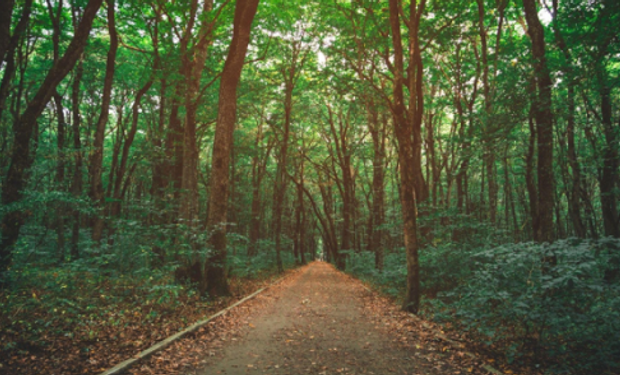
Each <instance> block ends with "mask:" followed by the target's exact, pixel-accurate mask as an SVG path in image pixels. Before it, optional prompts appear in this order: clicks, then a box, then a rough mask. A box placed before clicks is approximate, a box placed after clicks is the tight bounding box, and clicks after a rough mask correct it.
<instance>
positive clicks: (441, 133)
mask: <svg viewBox="0 0 620 375" xmlns="http://www.w3.org/2000/svg"><path fill="white" fill-rule="evenodd" d="M619 30H620V2H618V1H616V0H562V1H559V0H538V1H537V0H459V1H450V0H296V1H286V0H262V1H259V0H236V1H232V0H174V1H165V0H154V1H139V0H105V1H104V0H45V1H43V0H0V79H1V82H0V188H1V199H2V203H1V205H0V223H1V224H0V230H1V238H0V373H7V374H9V373H10V374H40V373H47V372H46V371H45V370H44V369H45V368H46V366H51V365H50V363H52V362H53V360H52V359H50V358H52V357H54V356H57V357H60V358H62V359H63V361H65V362H66V366H68V367H66V368H63V370H61V372H60V373H66V374H69V373H92V374H95V373H97V372H98V371H102V367H103V368H105V367H110V366H112V365H113V364H114V363H107V364H102V363H101V362H97V360H94V359H92V358H94V357H96V356H99V355H108V354H109V353H111V352H113V351H114V350H115V349H114V348H115V347H116V348H118V351H120V352H123V353H131V351H128V350H129V349H131V348H129V349H128V348H127V345H129V344H127V345H125V344H124V342H125V341H127V342H129V341H130V338H131V342H139V343H138V344H135V346H136V347H141V348H145V347H148V345H149V344H152V343H153V342H156V341H158V340H161V339H163V338H165V337H166V336H168V335H169V334H170V333H171V332H175V331H176V330H178V329H179V328H182V327H184V326H186V325H187V324H189V323H192V322H193V321H195V320H196V319H199V318H200V317H201V316H203V315H204V314H205V311H215V310H216V308H217V307H221V306H222V304H223V303H225V302H223V301H228V300H230V299H231V298H235V297H238V296H242V295H244V294H247V293H249V292H250V291H251V290H254V289H256V288H257V287H258V285H261V283H264V282H267V281H268V280H271V279H273V278H274V277H276V276H277V275H280V274H282V273H283V272H284V271H285V270H287V269H292V268H296V267H298V266H300V265H303V264H306V263H308V262H311V261H315V260H319V259H321V260H324V261H325V262H330V263H332V264H334V265H335V266H336V267H337V268H338V269H339V270H342V271H344V272H346V273H348V274H350V275H352V276H354V277H356V278H358V279H361V280H363V281H364V282H366V283H368V285H371V286H372V287H373V288H376V290H378V291H380V292H381V293H382V294H383V295H386V296H389V297H390V298H392V299H393V300H394V301H395V302H396V303H398V304H399V305H400V306H402V309H403V310H405V311H407V312H409V313H413V314H416V315H417V316H419V317H422V318H424V319H428V320H429V321H433V322H435V323H437V324H440V325H441V326H442V327H444V328H443V329H445V330H446V331H453V332H460V334H462V335H464V336H465V337H467V338H468V339H469V340H471V341H472V342H475V343H476V344H475V348H476V350H477V351H478V352H484V353H488V355H490V356H491V357H492V358H494V361H495V362H496V363H498V364H501V367H502V368H503V369H504V371H505V373H507V374H510V373H535V374H543V373H554V374H555V373H563V374H565V373H567V374H612V373H617V372H618V371H620V211H619V210H620V33H619V32H618V31H619ZM209 309H213V310H209ZM137 325H140V326H142V328H141V329H142V330H143V331H146V332H149V334H150V332H154V334H153V335H151V336H149V337H148V338H140V339H138V338H137V337H138V335H139V334H142V333H140V332H142V331H140V332H138V331H135V332H134V331H132V330H130V329H128V328H127V327H132V326H137ZM123 332H124V333H123ZM131 335H135V337H133V336H131ZM111 337H113V338H114V339H113V340H112V339H110V338H111ZM140 337H143V336H140ZM104 338H105V340H104ZM111 342H112V343H113V344H110V343H111ZM131 345H134V344H131ZM130 355H131V354H129V356H130ZM89 358H90V359H91V360H90V362H89V360H88V359H89ZM92 361H94V362H92ZM77 362H80V363H79V364H76V363H77ZM58 366H60V365H58ZM5 371H6V372H5ZM50 373H51V372H50Z"/></svg>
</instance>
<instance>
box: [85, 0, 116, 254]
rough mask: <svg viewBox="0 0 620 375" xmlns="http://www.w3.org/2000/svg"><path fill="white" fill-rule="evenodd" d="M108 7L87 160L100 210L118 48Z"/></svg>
mask: <svg viewBox="0 0 620 375" xmlns="http://www.w3.org/2000/svg"><path fill="white" fill-rule="evenodd" d="M106 2H107V4H108V7H107V12H108V32H109V34H110V49H109V50H108V57H107V61H106V69H105V78H104V82H103V97H102V100H101V111H100V112H99V119H98V120H97V124H96V126H95V136H94V139H93V144H92V150H91V153H90V158H89V159H90V160H89V179H90V194H89V196H90V199H91V200H92V201H93V203H94V204H95V205H97V206H98V207H99V208H100V210H101V209H102V208H103V205H104V191H103V182H102V178H101V176H102V172H103V142H104V138H105V128H106V125H107V123H108V117H109V112H110V101H111V98H112V84H113V83H114V72H115V64H116V51H117V50H118V35H117V33H116V20H115V14H114V0H106ZM103 215H104V213H103V211H102V210H101V211H100V212H99V213H98V214H97V215H95V217H94V218H93V222H92V234H91V237H92V240H93V241H94V242H95V244H99V242H100V241H101V237H102V236H103V226H104V220H103Z"/></svg>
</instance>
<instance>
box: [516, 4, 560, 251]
mask: <svg viewBox="0 0 620 375" xmlns="http://www.w3.org/2000/svg"><path fill="white" fill-rule="evenodd" d="M523 8H524V10H525V20H526V22H527V26H528V36H529V38H530V40H531V42H532V56H533V58H534V77H535V80H536V88H537V93H536V96H535V99H534V100H535V102H536V105H535V107H534V119H535V120H536V133H537V134H536V136H537V153H538V168H537V177H538V181H537V182H538V230H537V231H536V233H535V234H534V239H535V241H537V242H553V239H554V234H553V207H554V197H555V190H554V189H555V184H554V176H553V113H552V112H551V87H552V81H551V75H550V73H549V68H548V67H547V62H546V56H545V31H544V28H543V26H542V24H541V23H540V20H539V19H538V11H537V9H536V1H535V0H523Z"/></svg>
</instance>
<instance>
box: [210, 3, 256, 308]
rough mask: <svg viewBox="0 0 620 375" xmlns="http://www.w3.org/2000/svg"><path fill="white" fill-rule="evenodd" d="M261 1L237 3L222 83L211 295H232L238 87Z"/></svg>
mask: <svg viewBox="0 0 620 375" xmlns="http://www.w3.org/2000/svg"><path fill="white" fill-rule="evenodd" d="M258 3H259V0H237V3H236V4H235V19H234V29H233V37H232V41H231V43H230V49H229V51H228V56H227V57H226V62H225V63H224V70H223V72H222V76H221V81H220V93H219V103H218V115H217V122H216V125H215V140H214V143H213V157H212V164H211V171H212V175H211V196H210V197H209V217H208V221H207V230H209V231H210V238H209V246H210V250H211V255H210V256H209V258H208V260H207V263H206V264H205V274H204V278H203V280H202V286H201V290H202V291H203V292H204V291H207V292H208V293H209V295H211V296H217V295H227V294H230V288H229V286H228V280H227V277H226V213H227V204H228V191H229V167H230V151H231V148H232V147H233V131H234V128H235V121H236V117H237V86H238V83H239V80H240V78H241V70H242V68H243V63H244V60H245V55H246V52H247V49H248V44H249V42H250V32H251V29H252V21H253V20H254V16H255V15H256V10H257V8H258Z"/></svg>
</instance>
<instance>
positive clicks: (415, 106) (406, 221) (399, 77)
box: [389, 0, 428, 314]
mask: <svg viewBox="0 0 620 375" xmlns="http://www.w3.org/2000/svg"><path fill="white" fill-rule="evenodd" d="M425 4H426V2H425V0H421V2H420V4H419V5H418V7H416V3H415V2H412V3H411V4H410V8H409V13H410V16H409V33H410V35H409V44H410V46H409V49H410V50H409V71H408V78H409V82H408V89H409V95H410V97H409V111H408V113H407V114H406V113H405V112H406V108H405V99H404V90H403V88H404V85H405V77H404V61H403V47H402V38H401V31H400V30H401V25H400V19H399V8H400V4H399V1H398V0H390V1H389V9H390V28H391V32H392V33H391V34H392V46H393V48H394V82H393V97H394V101H393V103H392V115H393V117H394V128H395V134H396V139H397V141H398V161H399V163H400V198H401V205H402V215H403V232H404V233H403V234H404V243H405V251H406V254H407V289H406V293H405V298H404V301H403V309H404V310H406V311H409V312H411V313H414V314H415V313H417V312H418V310H419V307H420V264H419V262H418V246H419V244H418V236H417V222H416V221H417V219H416V216H417V203H418V202H421V201H423V200H424V199H426V198H427V197H428V189H427V187H426V184H425V182H424V179H423V176H422V164H421V131H420V128H421V124H422V115H423V110H424V97H423V95H422V94H423V91H422V87H423V86H422V77H423V70H422V68H423V66H422V58H421V51H420V46H419V39H418V31H419V26H420V17H421V15H422V13H423V11H424V7H425Z"/></svg>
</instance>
